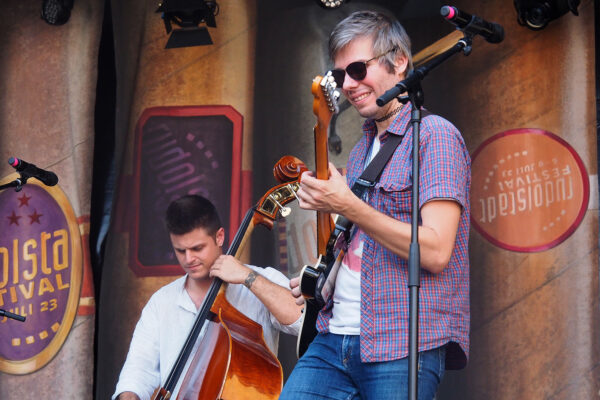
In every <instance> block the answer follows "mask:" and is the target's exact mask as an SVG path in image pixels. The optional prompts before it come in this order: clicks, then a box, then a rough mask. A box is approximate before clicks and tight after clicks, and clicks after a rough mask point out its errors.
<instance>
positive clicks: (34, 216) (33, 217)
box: [28, 209, 44, 225]
mask: <svg viewBox="0 0 600 400" xmlns="http://www.w3.org/2000/svg"><path fill="white" fill-rule="evenodd" d="M43 215H44V214H38V213H37V210H36V209H34V210H33V214H31V215H28V217H29V218H30V221H29V225H33V223H34V222H37V223H38V225H39V224H40V217H41V216H43Z"/></svg>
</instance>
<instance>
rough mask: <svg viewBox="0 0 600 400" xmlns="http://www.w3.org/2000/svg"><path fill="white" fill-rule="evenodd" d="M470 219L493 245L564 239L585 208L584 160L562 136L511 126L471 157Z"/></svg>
mask: <svg viewBox="0 0 600 400" xmlns="http://www.w3.org/2000/svg"><path fill="white" fill-rule="evenodd" d="M471 171H472V184H471V222H472V224H473V226H474V227H475V229H476V230H477V231H478V232H479V233H481V234H482V235H483V236H484V237H485V238H486V239H487V240H489V241H490V242H492V243H493V244H495V245H497V246H499V247H502V248H504V249H507V250H513V251H521V252H535V251H542V250H546V249H549V248H551V247H554V246H556V245H558V244H559V243H561V242H563V241H564V240H565V239H566V238H567V237H569V236H570V235H571V234H572V233H573V232H574V231H575V229H576V228H577V226H578V225H579V223H580V222H581V220H582V219H583V216H584V214H585V211H586V209H587V205H588V200H589V194H590V188H589V178H588V175H587V172H586V170H585V167H584V165H583V162H582V161H581V158H580V157H579V155H578V154H577V153H576V152H575V150H574V149H573V148H572V147H571V146H570V145H569V144H568V143H567V142H566V141H564V140H563V139H561V138H560V137H558V136H556V135H554V134H552V133H550V132H547V131H543V130H540V129H515V130H510V131H506V132H502V133H498V134H496V135H494V136H493V137H491V138H489V139H488V140H486V141H485V142H484V143H482V144H481V146H480V147H479V148H478V149H477V150H476V151H475V153H474V154H473V157H472V168H471Z"/></svg>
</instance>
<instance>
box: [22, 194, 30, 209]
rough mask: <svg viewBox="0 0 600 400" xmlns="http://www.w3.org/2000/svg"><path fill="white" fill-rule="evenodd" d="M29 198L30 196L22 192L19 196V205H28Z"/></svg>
mask: <svg viewBox="0 0 600 400" xmlns="http://www.w3.org/2000/svg"><path fill="white" fill-rule="evenodd" d="M30 199H31V196H27V194H26V193H23V196H21V197H19V207H22V206H28V205H29V200H30Z"/></svg>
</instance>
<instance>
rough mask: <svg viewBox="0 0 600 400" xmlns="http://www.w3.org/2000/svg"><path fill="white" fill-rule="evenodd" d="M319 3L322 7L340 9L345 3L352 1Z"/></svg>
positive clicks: (328, 0) (325, 0)
mask: <svg viewBox="0 0 600 400" xmlns="http://www.w3.org/2000/svg"><path fill="white" fill-rule="evenodd" d="M317 1H318V2H319V4H320V5H321V6H322V7H325V8H338V7H340V6H341V5H342V4H344V2H348V1H350V0H345V1H344V0H317Z"/></svg>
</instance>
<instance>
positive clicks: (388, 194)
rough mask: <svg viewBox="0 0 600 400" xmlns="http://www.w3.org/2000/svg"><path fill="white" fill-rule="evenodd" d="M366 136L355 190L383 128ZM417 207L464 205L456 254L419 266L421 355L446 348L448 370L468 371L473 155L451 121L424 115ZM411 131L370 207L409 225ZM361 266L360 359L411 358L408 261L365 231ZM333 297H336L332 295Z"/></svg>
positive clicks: (401, 123)
mask: <svg viewBox="0 0 600 400" xmlns="http://www.w3.org/2000/svg"><path fill="white" fill-rule="evenodd" d="M410 109H411V107H410V106H406V107H403V108H402V110H401V112H400V114H399V115H398V116H397V117H396V118H395V119H394V121H393V122H392V124H391V125H390V126H389V128H388V131H387V132H386V133H385V134H384V135H383V137H382V145H383V144H384V143H385V140H386V139H387V137H389V134H396V135H402V134H404V132H405V129H406V126H407V123H409V121H410V111H411V110H410ZM363 131H364V133H365V135H364V136H363V137H362V139H361V140H360V141H359V142H358V143H357V145H356V146H355V147H354V149H353V150H352V152H351V153H350V157H349V161H348V172H347V179H348V184H349V185H350V186H352V184H354V181H355V180H356V179H357V178H358V177H359V176H360V174H361V173H362V171H363V169H364V167H365V165H364V160H365V157H366V156H367V154H368V151H369V148H370V146H371V144H372V143H373V139H374V138H375V135H376V134H377V128H376V126H375V123H374V121H373V120H367V121H366V122H365V124H364V126H363ZM420 132H421V133H420V136H421V137H420V143H421V148H420V179H419V180H420V182H419V183H420V188H419V190H420V191H419V205H420V207H422V206H423V204H425V203H426V202H428V201H430V200H433V199H452V200H454V201H456V202H458V203H459V204H460V205H461V207H462V213H461V218H460V223H459V227H458V232H457V236H456V243H455V247H454V251H453V253H452V256H451V258H450V262H449V264H448V266H447V267H446V268H444V270H443V271H442V272H441V273H439V274H432V273H430V272H428V271H426V270H424V269H421V276H420V278H421V281H420V284H421V286H420V290H419V351H424V350H429V349H433V348H436V347H439V346H442V345H444V344H447V343H448V344H449V345H448V347H447V353H446V354H447V357H446V367H447V368H448V369H458V368H463V367H464V366H465V365H466V361H467V356H468V349H469V257H468V239H469V187H470V184H471V172H470V164H471V161H470V156H469V153H468V151H467V148H466V146H465V143H464V140H463V138H462V136H461V135H460V132H459V131H458V130H457V129H456V127H454V126H453V125H452V124H451V123H450V122H448V121H446V120H445V119H443V118H441V117H439V116H435V115H431V116H428V117H426V118H423V120H422V123H421V130H420ZM412 140H413V139H412V129H409V130H408V131H406V134H405V138H404V139H403V140H402V143H401V144H400V145H399V146H398V148H397V149H396V151H395V153H394V155H393V156H392V158H391V160H390V161H389V162H388V164H387V165H386V167H385V169H384V170H383V173H382V174H381V178H380V179H379V181H378V182H377V184H376V185H375V187H374V188H371V189H370V190H369V193H368V203H369V204H370V205H371V206H372V207H374V208H375V209H377V210H379V211H381V212H383V213H385V214H387V215H390V216H392V217H394V218H396V219H398V220H400V221H403V222H406V223H410V216H411V192H412V178H411V176H412ZM362 236H363V239H364V241H365V243H364V248H363V257H362V266H361V298H362V301H361V308H360V313H361V320H360V332H361V333H360V336H361V337H360V344H361V359H362V361H364V362H376V361H387V360H394V359H399V358H403V357H407V356H408V350H409V349H408V338H409V332H408V331H409V289H408V261H407V260H405V259H402V258H400V256H397V255H395V254H393V253H392V252H391V251H389V250H388V249H386V248H385V247H383V246H382V245H381V244H379V243H377V242H375V241H374V240H373V239H371V238H370V237H369V236H367V235H365V234H363V235H362ZM332 298H333V296H332ZM332 308H333V302H332V300H330V301H329V302H328V303H327V304H326V305H325V306H324V307H323V309H322V310H321V312H320V314H319V318H318V320H317V329H318V331H319V332H322V333H324V332H327V331H328V326H329V319H330V318H331V315H332Z"/></svg>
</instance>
